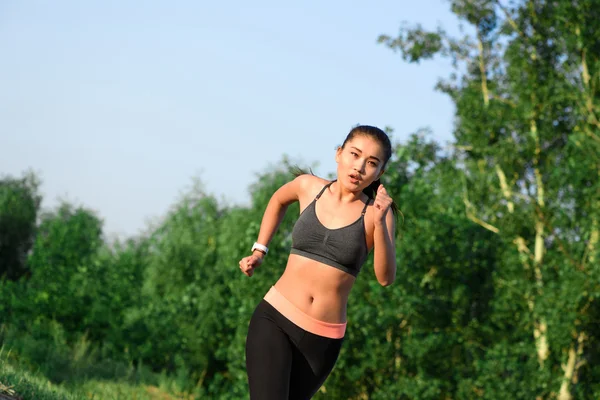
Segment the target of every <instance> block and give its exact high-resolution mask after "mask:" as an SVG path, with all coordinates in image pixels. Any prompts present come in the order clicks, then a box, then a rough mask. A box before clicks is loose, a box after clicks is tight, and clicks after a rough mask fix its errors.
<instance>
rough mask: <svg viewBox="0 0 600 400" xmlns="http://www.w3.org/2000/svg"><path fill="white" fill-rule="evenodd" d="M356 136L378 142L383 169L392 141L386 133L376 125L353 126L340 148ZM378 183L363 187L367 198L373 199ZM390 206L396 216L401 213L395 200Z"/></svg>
mask: <svg viewBox="0 0 600 400" xmlns="http://www.w3.org/2000/svg"><path fill="white" fill-rule="evenodd" d="M357 136H367V137H370V138H372V139H374V140H376V141H377V142H379V144H380V145H381V147H383V165H382V166H381V169H382V170H384V169H385V167H386V165H387V163H388V161H389V160H390V158H392V142H391V141H390V138H389V137H388V135H387V133H385V132H384V131H383V130H381V129H379V128H377V127H376V126H370V125H358V126H355V127H354V128H352V130H351V131H350V133H348V136H346V139H345V140H344V143H342V149H343V148H344V147H345V146H346V143H348V142H349V141H351V140H352V139H354V138H355V137H357ZM379 185H381V180H380V179H376V180H375V181H373V182H372V183H371V184H370V185H369V186H367V187H366V188H364V189H363V193H364V194H366V195H367V196H369V198H371V199H374V198H375V196H376V195H377V189H379ZM391 208H392V211H393V213H394V215H395V216H396V217H397V216H398V214H399V213H400V214H402V212H401V211H400V209H399V208H398V205H397V204H396V203H395V202H392V206H391Z"/></svg>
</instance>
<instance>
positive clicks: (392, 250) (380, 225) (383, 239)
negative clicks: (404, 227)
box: [373, 185, 396, 286]
mask: <svg viewBox="0 0 600 400" xmlns="http://www.w3.org/2000/svg"><path fill="white" fill-rule="evenodd" d="M391 205H392V198H391V197H390V196H389V195H388V194H387V191H386V190H385V188H384V187H383V185H381V186H379V189H377V197H376V198H375V202H374V203H373V208H374V214H375V218H374V225H375V226H374V231H373V245H374V251H375V254H374V258H373V263H374V267H375V276H376V277H377V281H378V282H379V284H380V285H381V286H389V285H391V284H392V283H393V282H394V280H395V279H396V245H395V232H396V226H395V223H396V221H395V220H394V213H393V211H392V209H391Z"/></svg>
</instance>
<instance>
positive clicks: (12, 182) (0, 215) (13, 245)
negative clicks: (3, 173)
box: [0, 173, 41, 280]
mask: <svg viewBox="0 0 600 400" xmlns="http://www.w3.org/2000/svg"><path fill="white" fill-rule="evenodd" d="M38 188H39V181H38V179H37V177H36V176H35V175H34V174H33V173H26V174H24V175H23V177H22V178H20V179H17V178H12V177H3V178H2V179H0V279H2V278H6V279H9V280H17V279H19V278H21V277H23V276H25V275H26V274H27V273H28V272H29V268H28V266H27V254H28V252H29V250H30V249H31V246H32V244H33V240H34V237H35V232H36V224H37V215H38V211H39V208H40V203H41V196H40V195H39V193H38Z"/></svg>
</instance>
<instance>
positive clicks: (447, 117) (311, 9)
mask: <svg viewBox="0 0 600 400" xmlns="http://www.w3.org/2000/svg"><path fill="white" fill-rule="evenodd" d="M288 3H289V2H288ZM402 21H408V22H410V23H417V22H418V23H421V24H423V26H424V27H426V28H434V27H435V26H436V25H437V24H438V23H441V24H442V25H443V26H444V27H446V28H447V29H448V30H450V31H452V30H454V29H456V26H457V22H456V20H455V18H454V17H453V15H452V14H451V13H450V10H449V4H448V3H447V2H446V1H443V0H420V1H418V2H417V1H409V0H401V1H372V2H366V1H362V2H358V1H343V2H342V1H329V2H321V1H315V0H311V1H303V2H295V3H293V4H287V3H286V2H280V1H274V0H273V1H270V0H269V1H267V0H256V1H252V2H242V1H222V2H214V1H213V2H207V1H191V0H189V1H188V0H180V1H168V2H167V1H136V2H134V1H107V0H104V1H94V2H92V1H76V0H72V1H65V0H55V1H51V2H50V1H26V2H25V1H9V0H5V1H2V2H1V3H0V52H1V54H2V62H1V63H0V87H1V88H2V90H0V174H2V175H6V174H9V175H12V176H20V175H21V173H22V172H24V171H25V170H28V169H31V170H33V171H35V172H37V173H38V174H39V176H40V177H41V179H42V187H41V190H42V193H43V195H44V203H43V207H45V208H50V207H53V206H55V205H56V204H57V200H58V199H61V198H62V199H66V200H69V201H71V202H74V203H76V204H82V205H84V206H86V207H89V208H91V209H93V210H95V211H96V212H97V213H98V214H99V215H100V216H101V217H102V218H103V219H104V221H105V231H106V232H107V233H108V234H109V235H111V234H120V235H133V234H136V233H137V232H138V231H139V230H140V229H143V228H144V227H145V226H146V223H147V221H148V220H151V219H155V218H157V217H161V216H163V215H165V214H166V212H167V211H168V210H169V208H170V207H171V206H172V205H173V204H174V203H175V202H176V201H177V199H178V197H179V195H180V193H181V192H182V191H184V190H186V189H187V188H188V187H189V186H190V185H191V183H192V178H193V177H199V178H200V179H201V181H202V182H203V183H204V186H205V188H206V190H207V191H208V192H209V193H212V194H214V195H216V196H217V197H218V198H220V199H222V201H223V202H224V203H228V204H234V203H235V204H245V203H247V201H248V198H249V196H248V186H249V185H250V184H251V183H253V182H254V180H255V175H256V173H258V172H261V171H264V170H265V169H266V168H268V166H269V165H274V164H277V163H278V162H279V161H281V159H282V157H283V155H284V154H286V155H288V156H289V157H291V158H292V159H294V160H297V161H300V162H302V163H303V164H305V165H306V164H313V163H318V167H317V168H316V169H315V172H316V173H317V174H320V175H326V174H328V173H330V172H334V170H335V162H334V152H335V147H336V146H337V145H339V144H341V142H342V141H343V139H344V137H345V135H346V134H347V132H348V131H349V130H350V128H351V127H352V126H353V125H355V124H357V123H361V124H371V125H378V126H381V127H383V126H386V125H387V126H391V127H392V128H394V130H395V132H394V137H393V138H394V139H395V140H396V141H400V142H401V141H402V140H404V139H405V138H406V137H407V136H408V135H409V134H410V133H412V132H415V131H416V130H418V129H419V128H422V127H429V128H430V129H431V130H432V131H433V137H434V138H435V139H436V140H438V141H440V142H441V143H446V142H448V141H450V140H452V117H453V106H452V104H451V102H450V100H449V99H448V98H447V97H446V96H445V95H443V94H441V93H438V92H436V91H435V90H434V86H435V83H436V81H437V79H438V78H439V77H446V76H447V75H448V74H449V72H450V70H449V65H448V63H446V62H444V61H430V62H426V63H424V64H420V65H409V64H407V63H405V62H403V61H402V59H401V57H400V55H399V54H395V53H393V52H392V51H391V50H389V49H388V48H386V47H385V46H383V45H379V44H377V43H376V40H377V37H378V35H379V34H382V33H386V34H392V35H393V34H395V33H397V32H398V29H399V27H400V24H401V23H402Z"/></svg>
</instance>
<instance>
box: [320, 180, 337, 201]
mask: <svg viewBox="0 0 600 400" xmlns="http://www.w3.org/2000/svg"><path fill="white" fill-rule="evenodd" d="M336 180H337V179H336ZM336 180H333V181H331V182H329V183H328V184H327V185H325V186H323V189H321V191H320V192H319V194H318V195H317V197H315V200H317V199H318V198H319V197H321V195H322V194H323V192H325V189H327V188H328V187H329V186H331V185H332V184H333V182H335V181H336Z"/></svg>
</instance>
